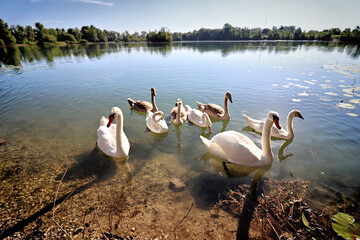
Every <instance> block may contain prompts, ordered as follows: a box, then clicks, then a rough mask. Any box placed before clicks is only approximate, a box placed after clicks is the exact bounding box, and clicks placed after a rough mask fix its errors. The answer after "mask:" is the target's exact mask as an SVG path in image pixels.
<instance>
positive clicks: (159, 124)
mask: <svg viewBox="0 0 360 240" xmlns="http://www.w3.org/2000/svg"><path fill="white" fill-rule="evenodd" d="M153 115H154V113H152V112H151V111H148V112H147V114H146V126H147V127H148V128H149V129H150V130H151V131H152V132H155V133H165V132H167V131H168V126H167V124H166V122H165V120H164V119H162V118H161V116H160V115H156V116H155V121H154V119H153Z"/></svg>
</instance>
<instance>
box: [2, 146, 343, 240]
mask: <svg viewBox="0 0 360 240" xmlns="http://www.w3.org/2000/svg"><path fill="white" fill-rule="evenodd" d="M41 141H42V140H41V139H38V141H36V143H37V144H34V141H32V142H26V143H14V142H13V141H10V142H8V143H7V144H6V145H2V146H1V147H0V159H1V170H0V181H1V185H0V194H1V196H2V197H1V200H0V206H1V208H0V209H1V214H0V215H1V220H0V221H1V222H0V231H1V232H2V234H3V235H2V237H9V238H10V239H18V238H24V237H28V238H48V239H53V238H70V237H71V238H73V239H89V238H104V239H105V238H114V239H123V238H124V239H133V238H137V239H156V238H157V239H167V238H170V239H174V238H177V239H235V238H236V236H241V234H244V233H245V234H246V235H248V236H250V238H252V239H260V238H262V236H263V233H262V231H261V226H260V225H259V222H258V220H256V219H255V218H252V216H251V215H250V216H248V217H249V218H248V220H246V224H245V225H244V222H241V221H243V220H244V219H242V217H244V216H245V215H242V212H241V211H240V212H239V213H240V214H239V213H238V214H236V213H234V211H233V210H234V209H231V208H228V207H225V208H223V207H219V202H222V201H226V200H229V199H230V195H229V194H230V193H232V192H233V191H235V189H237V188H238V187H239V186H246V187H249V185H250V183H251V180H252V177H253V174H250V175H249V176H244V177H242V178H226V177H224V176H222V175H220V174H219V173H218V172H217V171H215V170H214V169H213V168H209V167H205V164H208V162H204V169H202V171H199V170H198V169H194V168H191V167H189V166H184V165H183V164H182V163H181V161H179V158H178V157H177V156H176V155H174V154H166V153H161V152H159V151H157V150H154V151H153V152H152V153H151V154H149V156H148V157H147V158H145V159H136V156H135V157H134V158H131V159H128V160H127V161H126V160H124V161H116V160H114V159H110V158H108V157H106V156H104V155H103V154H102V153H100V152H99V151H98V150H97V148H95V145H94V148H92V149H82V148H81V147H74V149H72V150H70V151H65V150H64V151H62V150H60V151H59V150H57V151H55V150H53V151H52V150H51V149H52V148H51V147H49V149H50V150H49V151H47V152H46V151H44V150H43V148H42V147H41V146H42V143H41ZM55 145H56V142H55V143H54V146H55ZM133 148H134V152H135V151H136V148H140V146H136V145H135V146H134V147H133ZM59 162H60V163H61V164H54V163H59ZM220 166H221V165H220ZM227 170H228V171H231V167H230V166H229V168H228V169H227ZM262 180H266V178H263V179H262ZM268 188H269V186H267V189H268ZM262 189H263V181H261V182H260V183H259V185H258V187H257V194H258V196H261V194H262ZM267 191H269V189H268V190H267ZM317 194H318V196H323V198H322V199H320V198H319V197H316V195H317ZM339 194H340V195H341V193H338V192H335V193H331V191H328V192H326V194H325V190H321V191H320V190H319V189H317V188H313V189H312V188H310V192H307V193H306V195H304V197H303V199H304V201H307V202H308V203H309V205H311V206H312V207H314V208H316V209H324V207H325V206H326V204H329V205H330V204H331V205H332V209H331V211H333V212H336V211H337V210H338V209H339V208H341V207H343V206H344V205H343V201H342V200H339V199H342V196H343V195H341V197H339ZM329 196H330V198H328V199H329V201H328V202H324V201H323V200H324V197H325V198H327V197H329ZM330 199H331V200H332V202H330ZM319 200H320V201H319ZM321 201H322V202H321ZM347 207H348V209H350V204H349V201H348V205H347ZM331 211H330V212H331ZM297 217H298V216H297ZM239 222H241V223H242V225H241V226H242V228H239ZM244 226H245V228H244ZM329 231H331V229H329ZM305 233H306V232H305Z"/></svg>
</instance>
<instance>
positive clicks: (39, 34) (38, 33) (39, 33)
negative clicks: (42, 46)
mask: <svg viewBox="0 0 360 240" xmlns="http://www.w3.org/2000/svg"><path fill="white" fill-rule="evenodd" d="M44 34H45V29H44V25H42V24H41V23H40V22H36V23H35V39H36V40H37V41H38V42H42V40H43V38H44Z"/></svg>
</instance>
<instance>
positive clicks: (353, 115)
mask: <svg viewBox="0 0 360 240" xmlns="http://www.w3.org/2000/svg"><path fill="white" fill-rule="evenodd" d="M346 114H347V115H349V116H351V117H357V116H358V115H357V114H355V113H346Z"/></svg>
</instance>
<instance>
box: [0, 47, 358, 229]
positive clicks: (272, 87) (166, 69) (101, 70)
mask: <svg viewBox="0 0 360 240" xmlns="http://www.w3.org/2000/svg"><path fill="white" fill-rule="evenodd" d="M0 56H1V58H0V63H1V68H0V106H1V108H0V138H1V139H6V140H7V144H6V145H3V146H1V147H0V150H1V160H0V164H1V165H0V166H1V169H0V173H1V175H0V181H1V184H0V185H1V186H2V187H0V188H1V195H2V196H3V197H2V200H1V201H2V204H3V205H2V206H7V207H6V208H7V209H10V210H6V211H5V210H2V211H3V213H5V212H6V215H3V216H10V217H11V216H15V215H16V214H15V213H11V214H15V215H11V214H10V213H9V212H10V211H11V209H12V210H19V209H26V208H27V207H28V204H30V205H31V204H33V205H34V204H35V205H36V204H40V203H41V204H43V205H44V204H45V203H48V202H51V201H52V200H53V197H54V195H55V191H56V186H57V184H58V182H59V180H60V179H61V177H62V176H63V174H64V171H65V170H67V173H66V176H65V178H64V181H65V180H66V184H67V186H69V187H71V186H75V185H76V184H81V183H85V182H86V181H88V182H90V181H92V180H93V179H97V183H98V182H101V181H105V180H106V181H111V179H115V178H117V177H118V175H121V174H122V173H121V171H123V172H127V173H126V174H125V175H126V176H127V177H124V178H123V180H124V179H127V180H124V181H125V182H126V181H131V183H132V186H133V187H134V188H136V187H138V188H151V189H152V191H161V190H157V188H156V186H154V185H153V184H152V179H153V178H156V177H158V178H162V180H163V181H164V182H166V183H168V182H169V179H171V178H172V177H177V178H179V179H181V180H182V181H183V182H185V184H186V186H187V187H189V186H192V187H191V189H192V190H191V193H190V197H192V198H197V197H199V196H198V195H200V194H202V193H203V191H202V190H201V189H200V188H202V187H203V185H202V184H199V185H198V186H197V184H196V183H197V181H195V180H194V179H197V180H199V176H204V175H203V174H204V173H205V172H206V173H208V174H209V176H212V178H214V179H219V178H218V177H216V176H219V173H221V174H222V177H221V178H226V177H227V176H226V174H224V172H225V171H224V169H223V165H222V163H221V161H220V160H219V159H212V160H206V159H207V158H209V156H208V154H206V148H205V147H204V146H203V144H202V142H201V140H200V138H199V136H200V135H201V134H202V135H203V136H205V137H207V138H211V137H212V136H214V135H216V134H217V133H219V132H221V131H224V130H236V131H239V132H241V133H243V134H245V135H246V136H248V137H249V138H250V139H252V140H253V141H254V142H255V143H256V144H257V145H258V146H260V142H261V135H259V134H256V133H253V132H252V131H251V130H250V129H249V127H246V126H247V124H246V122H245V120H244V118H243V117H242V114H243V113H246V114H247V115H249V116H250V117H253V118H257V119H264V118H265V117H266V115H267V113H268V112H269V111H270V110H273V111H277V112H278V113H279V114H280V123H281V125H282V126H283V127H285V128H286V117H287V114H288V112H289V111H290V110H292V109H298V110H300V112H301V114H302V115H303V117H304V120H301V119H299V118H295V119H294V132H295V137H294V139H293V141H292V142H285V141H282V140H273V141H271V145H272V151H273V153H274V162H273V164H272V166H271V168H270V169H268V170H267V171H266V172H265V174H264V178H270V179H292V178H300V179H304V180H307V181H309V182H310V188H311V189H312V191H313V192H312V194H313V195H314V196H323V197H326V196H328V194H330V193H334V192H335V193H340V194H344V195H347V196H351V197H355V198H356V199H359V187H360V164H359V156H360V147H359V146H360V117H359V115H360V106H359V105H360V58H359V56H360V47H359V46H356V45H341V44H334V43H301V42H296V43H295V42H205V43H197V42H189V43H174V44H172V45H162V44H160V45H151V44H128V45H127V44H96V45H88V46H83V45H74V46H64V47H62V46H54V47H48V48H40V47H36V46H34V47H14V48H0ZM151 87H155V88H156V91H157V97H156V102H157V106H158V108H159V109H160V110H161V111H163V112H164V115H165V116H166V117H167V123H168V125H169V132H168V133H167V134H165V135H160V136H159V135H156V134H154V133H151V132H149V131H147V130H146V124H145V115H143V114H138V113H136V112H132V111H131V110H130V109H129V105H128V103H127V101H126V99H127V98H128V97H130V98H132V99H134V100H139V99H142V100H148V101H150V88H151ZM226 91H230V92H231V94H232V99H233V103H229V109H230V115H231V119H230V121H229V122H221V121H220V122H213V127H212V130H213V132H212V134H211V135H209V134H208V132H207V130H204V129H201V128H199V127H197V126H194V125H190V124H189V123H188V122H186V123H185V124H184V125H183V126H181V127H175V126H174V125H173V124H172V123H171V121H170V120H169V118H168V116H169V115H170V111H171V109H172V107H173V106H174V104H175V102H176V99H177V98H181V99H182V100H183V103H184V105H186V104H187V105H190V106H192V107H196V101H200V102H204V103H208V102H212V103H217V104H219V105H221V106H222V105H223V101H224V95H225V92H226ZM114 106H117V107H120V108H121V109H122V111H123V114H124V131H125V133H126V135H127V136H128V138H129V139H130V140H131V141H132V142H133V146H132V147H131V149H130V155H129V158H128V159H127V161H126V163H121V164H120V165H119V163H116V162H115V163H114V162H112V160H109V159H106V157H104V156H103V155H101V154H100V155H99V154H97V155H96V158H95V160H94V159H92V160H87V159H89V156H90V155H91V153H92V151H93V149H94V147H95V142H96V139H97V134H96V130H97V128H98V124H99V120H100V118H101V116H102V115H104V116H108V115H109V113H110V110H111V108H112V107H114ZM210 158H211V157H210ZM104 159H105V160H104ZM99 161H100V162H101V164H100V163H99ZM219 161H220V162H219ZM149 162H152V165H151V167H149V165H148V163H149ZM231 168H233V169H235V170H234V173H232V174H231V177H235V178H236V177H239V178H238V179H240V180H239V181H241V182H244V183H247V184H249V183H250V181H251V176H252V174H250V175H249V176H247V177H246V176H245V175H246V174H239V172H240V171H245V172H247V169H245V170H244V168H242V170H241V169H240V170H236V168H237V167H236V166H231ZM124 169H125V170H124ZM163 169H171V174H168V175H162V173H161V172H160V173H157V171H162V170H163ZM169 171H170V170H169ZM249 172H252V171H251V170H249ZM237 174H238V175H237ZM147 175H148V176H147ZM140 176H141V177H143V178H141V179H146V181H145V180H143V181H142V182H141V184H140V183H139V182H138V183H137V177H139V178H140ZM214 176H215V177H214ZM130 178H131V180H129V179H130ZM99 179H100V180H99ZM236 179H237V178H236ZM241 179H243V180H241ZM206 180H207V178H206V177H205V176H204V179H203V181H206ZM139 181H140V180H139ZM154 181H155V180H154ZM214 181H215V180H212V182H214ZM219 181H221V180H219ZM140 185H141V186H140ZM87 187H88V188H87V189H88V190H89V189H91V188H92V186H90V185H89V186H87ZM47 188H50V189H51V190H46V191H45V190H44V189H47ZM197 188H199V189H197ZM14 189H15V190H14ZM16 189H17V190H16ZM9 191H10V192H11V193H10V192H9ZM64 191H65V190H64ZM65 192H66V191H65ZM24 194H26V196H27V200H24V198H25V197H24V196H23V195H24ZM29 195H30V199H29ZM4 196H6V197H4ZM19 199H20V200H19ZM32 201H33V203H32ZM179 201H180V200H179ZM4 204H7V205H4ZM4 208H5V207H4ZM30 212H31V210H24V212H23V214H24V215H25V216H26V214H28V213H29V214H30ZM17 214H20V213H17ZM16 217H17V218H18V219H21V216H20V215H16ZM22 217H24V216H22ZM4 219H5V218H3V219H2V224H3V228H4V226H7V225H11V224H10V222H6V221H5V220H4Z"/></svg>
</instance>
